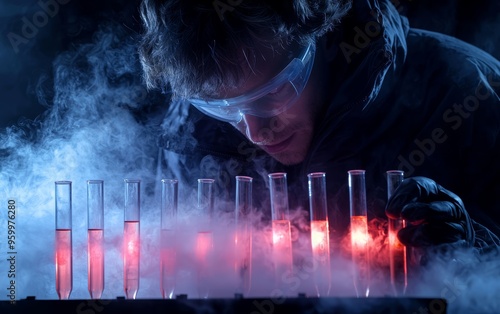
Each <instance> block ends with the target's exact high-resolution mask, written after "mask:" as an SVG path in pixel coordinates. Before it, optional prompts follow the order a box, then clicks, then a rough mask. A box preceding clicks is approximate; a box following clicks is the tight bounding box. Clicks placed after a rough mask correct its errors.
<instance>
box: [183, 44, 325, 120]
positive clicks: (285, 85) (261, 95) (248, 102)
mask: <svg viewBox="0 0 500 314" xmlns="http://www.w3.org/2000/svg"><path fill="white" fill-rule="evenodd" d="M315 48H316V47H315V45H314V44H309V45H308V46H307V47H305V49H304V50H303V51H302V52H301V54H300V55H299V57H297V58H294V59H293V60H292V61H291V62H290V63H289V64H288V65H287V66H286V67H285V68H284V69H283V70H282V71H281V72H280V73H279V74H278V75H276V76H275V77H274V78H273V79H271V80H270V81H269V82H267V83H266V84H264V85H262V86H261V87H259V88H257V89H255V90H253V91H251V92H248V93H245V94H243V95H240V96H237V97H233V98H227V99H194V98H190V99H188V101H189V102H190V103H191V104H192V105H193V106H195V107H196V108H198V109H199V110H200V111H201V112H203V113H205V114H207V115H209V116H211V117H213V118H215V119H218V120H222V121H226V122H235V123H237V122H239V121H241V119H242V117H243V115H244V114H249V115H253V116H258V117H261V118H270V117H273V116H276V115H278V114H280V113H282V112H283V111H285V110H286V109H288V108H289V107H290V106H291V105H292V104H293V103H294V102H295V101H296V100H297V98H299V96H300V94H301V93H302V91H303V90H304V87H305V86H306V84H307V81H308V79H309V75H310V74H311V69H312V67H313V63H314V53H315Z"/></svg>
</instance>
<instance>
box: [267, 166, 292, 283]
mask: <svg viewBox="0 0 500 314" xmlns="http://www.w3.org/2000/svg"><path fill="white" fill-rule="evenodd" d="M268 176H269V188H270V194H271V213H272V232H273V261H274V270H275V280H276V285H277V287H282V288H284V289H287V288H289V285H285V284H284V282H283V280H282V278H283V276H286V275H287V274H290V273H291V272H292V271H293V257H292V239H291V232H290V218H289V208H288V184H287V179H286V173H284V172H276V173H271V174H269V175H268Z"/></svg>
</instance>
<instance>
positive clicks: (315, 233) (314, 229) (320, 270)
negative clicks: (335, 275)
mask: <svg viewBox="0 0 500 314" xmlns="http://www.w3.org/2000/svg"><path fill="white" fill-rule="evenodd" d="M311 244H312V253H313V260H314V266H315V267H314V280H315V284H316V292H317V295H318V297H319V296H328V294H329V293H330V287H331V270H330V236H329V232H328V221H327V220H313V221H311Z"/></svg>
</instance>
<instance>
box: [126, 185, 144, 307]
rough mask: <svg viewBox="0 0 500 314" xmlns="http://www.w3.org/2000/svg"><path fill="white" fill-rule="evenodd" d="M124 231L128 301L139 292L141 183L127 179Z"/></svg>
mask: <svg viewBox="0 0 500 314" xmlns="http://www.w3.org/2000/svg"><path fill="white" fill-rule="evenodd" d="M124 182H125V211H124V230H123V288H124V290H125V296H126V298H127V299H135V298H136V296H137V292H138V291H139V276H140V272H139V260H140V251H141V246H140V203H141V197H140V195H141V192H140V187H141V181H140V180H129V179H125V180H124Z"/></svg>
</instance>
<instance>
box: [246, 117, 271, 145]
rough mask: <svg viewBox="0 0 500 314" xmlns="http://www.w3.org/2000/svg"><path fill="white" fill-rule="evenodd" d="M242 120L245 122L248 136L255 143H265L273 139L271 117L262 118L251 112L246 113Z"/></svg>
mask: <svg viewBox="0 0 500 314" xmlns="http://www.w3.org/2000/svg"><path fill="white" fill-rule="evenodd" d="M242 122H243V123H244V124H245V134H246V136H247V138H248V139H249V140H250V141H252V142H253V143H255V144H264V143H266V142H270V141H272V136H273V134H272V132H273V131H272V129H271V127H270V118H261V117H257V116H253V115H251V114H244V115H243V119H242Z"/></svg>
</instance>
